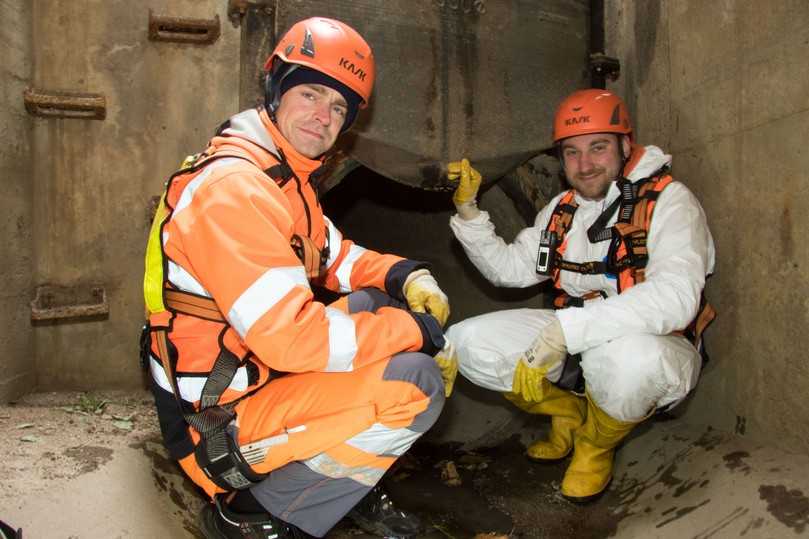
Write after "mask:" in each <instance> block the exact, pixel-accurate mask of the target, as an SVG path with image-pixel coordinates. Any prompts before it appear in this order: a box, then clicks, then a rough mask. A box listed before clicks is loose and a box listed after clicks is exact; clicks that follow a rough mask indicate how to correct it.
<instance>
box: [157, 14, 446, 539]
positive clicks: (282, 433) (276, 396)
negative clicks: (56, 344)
mask: <svg viewBox="0 0 809 539" xmlns="http://www.w3.org/2000/svg"><path fill="white" fill-rule="evenodd" d="M265 69H266V71H267V79H266V102H265V106H263V107H259V108H257V109H253V110H247V111H244V112H242V113H240V114H237V115H235V116H233V117H232V118H230V119H229V120H228V121H227V122H225V124H223V126H222V127H220V129H219V131H218V132H217V135H216V136H215V137H214V138H213V139H212V140H211V141H210V143H209V146H208V148H207V149H206V150H205V151H204V152H203V153H201V154H199V155H197V156H192V157H193V158H190V159H188V160H186V162H185V163H184V164H183V168H182V169H181V170H180V171H178V172H177V173H175V174H174V175H173V176H172V177H171V179H170V180H169V182H168V184H167V188H166V193H165V195H164V197H163V200H162V202H161V206H160V207H159V208H158V213H157V216H156V217H155V221H154V223H153V226H152V232H151V235H150V239H149V245H148V247H147V255H146V276H145V280H144V292H145V297H146V304H147V309H148V311H149V325H148V329H149V334H148V335H149V337H150V339H149V340H146V341H145V342H146V353H145V361H147V362H148V364H149V366H150V369H151V374H152V378H153V381H154V384H153V388H154V392H155V399H156V404H157V409H158V415H159V418H160V425H161V430H162V432H163V438H164V442H165V444H166V447H167V448H168V450H169V452H170V454H171V455H172V457H174V458H176V459H177V460H178V461H179V462H180V465H181V466H182V468H183V470H184V471H185V472H186V473H187V474H188V476H189V477H190V478H191V479H192V480H193V481H194V482H195V483H197V484H198V485H199V486H200V487H201V488H202V489H204V490H205V492H206V493H207V494H208V495H209V496H211V498H212V503H211V504H209V505H208V506H206V507H205V508H204V509H203V511H202V513H201V515H200V525H201V528H202V530H203V531H204V533H205V535H206V537H209V538H214V537H256V538H258V537H266V538H273V537H305V536H307V534H309V535H313V536H316V537H321V536H323V535H324V534H325V533H326V532H327V531H328V530H329V529H330V528H331V527H332V526H333V525H334V524H335V523H336V522H338V521H339V520H340V519H341V518H342V517H343V516H344V515H346V514H349V512H350V516H351V517H352V518H353V519H354V520H355V521H356V522H357V523H358V524H359V525H360V526H362V527H363V528H364V529H366V531H369V532H370V533H376V534H379V535H384V536H395V537H409V536H413V535H415V534H416V533H417V532H418V530H419V527H420V524H419V521H418V519H417V518H416V517H415V516H414V515H410V514H408V513H405V512H403V511H401V510H398V509H396V508H395V507H394V506H393V505H392V503H391V502H390V500H389V499H388V498H387V496H386V495H385V494H384V493H383V492H382V490H381V489H380V487H379V486H377V483H378V482H379V480H380V479H381V477H382V476H383V474H384V473H385V471H386V470H387V469H388V468H389V467H390V466H391V464H392V463H393V462H394V461H395V460H396V458H397V457H399V456H400V455H402V454H403V453H404V452H405V451H407V449H408V448H409V447H410V446H411V445H412V444H413V442H414V441H415V440H416V439H417V438H418V437H419V436H421V435H422V434H424V432H426V431H427V430H428V429H429V428H430V427H431V426H432V425H433V423H434V422H435V420H436V419H437V417H438V415H439V414H440V412H441V409H442V407H443V404H444V385H443V382H442V372H441V371H440V369H439V367H438V366H437V365H436V363H435V361H434V359H433V358H432V357H431V356H432V355H433V354H434V353H435V352H436V351H437V350H439V349H441V348H442V346H443V345H444V338H443V334H442V329H441V328H442V326H443V324H444V323H445V322H446V319H447V317H448V316H449V305H448V302H447V297H446V295H445V294H444V293H443V292H442V291H441V289H440V288H439V287H438V285H437V283H436V281H435V279H434V278H433V277H432V276H431V274H430V272H429V270H428V269H427V267H426V264H424V263H422V262H417V261H412V260H407V259H403V258H401V257H397V256H393V255H386V254H380V253H376V252H374V251H371V250H368V249H364V248H362V247H359V246H358V245H355V244H354V243H353V242H351V241H350V240H348V239H345V238H343V237H342V236H341V234H340V232H339V231H338V229H337V228H336V227H335V226H334V224H333V223H332V222H331V221H329V219H328V218H326V217H325V216H324V215H323V213H322V209H321V207H320V205H319V204H318V200H317V194H316V191H315V185H313V183H314V182H316V179H315V178H316V177H317V171H318V170H319V169H320V167H321V166H322V164H323V163H322V160H323V155H324V153H325V152H327V151H328V150H329V149H330V148H331V147H332V146H333V144H334V142H335V140H336V138H337V136H338V135H339V134H340V133H342V132H344V131H345V130H347V129H348V128H349V127H350V126H351V124H352V122H353V121H354V119H355V117H356V115H357V112H358V109H360V108H364V107H365V106H366V105H367V102H368V99H369V98H370V94H371V89H372V86H373V80H374V58H373V53H372V51H371V49H370V47H369V46H368V44H367V43H366V42H365V40H364V39H363V38H362V37H361V36H360V35H359V34H358V33H357V32H356V31H354V30H353V29H352V28H350V27H349V26H347V25H345V24H343V23H341V22H339V21H335V20H332V19H325V18H312V19H307V20H304V21H301V22H298V23H297V24H295V25H294V26H293V27H292V28H290V30H289V31H288V32H287V33H286V34H285V35H284V37H283V38H282V39H281V40H280V41H279V42H278V45H277V47H276V49H275V50H274V52H273V53H272V55H270V57H269V58H268V60H267V63H266V65H265ZM311 285H318V286H321V287H325V288H327V289H330V290H333V291H339V292H342V293H345V294H347V295H344V296H342V298H341V299H340V300H338V301H337V302H335V303H332V304H330V305H324V304H323V303H321V302H318V301H316V300H315V299H314V298H313V292H312V289H311Z"/></svg>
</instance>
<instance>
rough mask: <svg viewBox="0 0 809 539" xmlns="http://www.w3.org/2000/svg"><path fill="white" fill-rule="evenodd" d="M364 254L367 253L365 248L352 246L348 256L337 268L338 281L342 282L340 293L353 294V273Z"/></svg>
mask: <svg viewBox="0 0 809 539" xmlns="http://www.w3.org/2000/svg"><path fill="white" fill-rule="evenodd" d="M363 253H365V249H364V248H362V247H360V246H359V245H352V246H351V249H349V251H348V254H347V255H346V257H345V258H344V259H343V261H342V262H341V263H340V267H339V268H337V280H338V281H339V282H340V292H343V293H347V292H352V290H351V272H352V271H353V269H354V262H356V261H357V259H358V258H359V257H361V256H362V255H363Z"/></svg>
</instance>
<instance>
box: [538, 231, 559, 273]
mask: <svg viewBox="0 0 809 539" xmlns="http://www.w3.org/2000/svg"><path fill="white" fill-rule="evenodd" d="M558 241H559V239H558V236H557V235H556V232H549V231H548V230H543V231H542V233H541V234H540V236H539V252H538V253H537V267H536V270H537V273H538V274H539V275H548V276H550V275H552V274H553V269H554V267H555V265H556V244H557V242H558Z"/></svg>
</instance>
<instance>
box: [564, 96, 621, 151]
mask: <svg viewBox="0 0 809 539" xmlns="http://www.w3.org/2000/svg"><path fill="white" fill-rule="evenodd" d="M591 133H619V134H622V135H629V136H630V138H631V137H632V124H631V122H630V121H629V111H627V110H626V104H625V103H624V102H623V100H622V99H621V98H620V97H618V96H617V95H615V94H614V93H612V92H610V91H608V90H600V89H597V88H591V89H588V90H577V91H575V92H573V93H572V94H570V95H569V96H567V98H565V100H564V101H562V103H561V104H560V105H559V108H558V109H556V117H555V118H554V120H553V141H554V142H559V141H560V140H562V139H565V138H568V137H575V136H576V135H589V134H591Z"/></svg>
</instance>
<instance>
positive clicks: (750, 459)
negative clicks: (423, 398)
mask: <svg viewBox="0 0 809 539" xmlns="http://www.w3.org/2000/svg"><path fill="white" fill-rule="evenodd" d="M44 397H45V398H42V397H36V396H31V397H29V398H27V399H26V400H25V401H22V402H19V403H18V404H17V405H15V406H0V453H2V454H3V455H4V458H3V459H2V460H0V478H2V481H0V520H3V521H6V522H8V523H10V524H13V525H14V526H15V527H20V528H22V529H23V531H24V536H25V537H28V538H39V537H42V538H51V537H53V538H57V537H59V538H62V537H70V538H74V539H77V538H80V539H102V538H103V539H109V538H123V537H127V538H149V539H151V538H154V537H171V538H177V539H191V538H199V537H201V534H200V533H199V529H198V527H197V524H196V517H197V514H198V513H199V510H200V508H201V507H202V506H203V505H204V504H205V503H207V502H206V501H205V500H204V498H203V496H202V495H201V493H200V491H199V490H198V489H197V488H196V487H195V486H194V485H193V484H191V482H190V481H188V480H187V479H186V478H185V477H184V476H183V474H182V473H181V472H180V470H179V468H178V467H177V465H176V463H174V462H172V461H171V460H169V458H168V456H167V455H166V452H165V449H164V448H163V446H162V443H161V442H160V435H159V432H158V426H157V421H156V417H155V415H154V408H153V404H152V403H151V400H150V396H149V395H148V394H133V395H129V394H109V395H103V396H97V397H95V398H93V399H87V398H80V397H82V396H77V395H56V394H54V395H45V396H44ZM520 434H521V435H522V436H523V440H522V441H521V440H520V439H519V438H518V437H516V436H515V437H512V438H508V439H506V440H505V441H504V442H501V443H499V444H497V446H496V447H492V448H488V449H476V450H474V451H469V450H463V449H462V448H461V446H460V445H459V444H442V445H435V444H430V443H427V441H426V440H424V441H420V442H419V443H417V444H416V445H415V446H414V447H413V448H412V449H411V451H409V452H408V453H407V454H406V455H405V456H404V457H402V458H401V459H399V461H398V462H397V464H396V466H395V467H394V468H393V469H392V470H391V471H390V472H389V473H388V475H387V476H386V478H385V480H384V481H385V484H386V486H387V489H388V491H389V492H390V494H391V497H392V498H393V499H394V500H395V501H396V502H397V504H398V505H399V506H401V507H403V508H406V509H409V510H411V511H414V512H416V513H417V514H418V515H419V516H420V517H421V518H422V520H423V522H424V523H425V531H424V533H423V534H422V535H421V537H423V538H427V539H436V538H450V539H451V538H457V539H462V538H474V537H476V536H477V539H486V538H488V539H501V538H504V537H510V538H554V539H567V538H583V539H589V538H607V537H615V538H618V539H636V538H643V539H647V538H660V539H708V538H711V539H723V538H737V537H744V539H759V538H761V539H782V538H792V537H807V536H809V496H808V495H807V494H809V474H807V473H806V470H807V469H809V456H807V455H795V454H788V453H784V452H782V451H778V450H776V449H773V448H771V447H767V446H763V445H757V444H753V443H751V442H750V441H748V440H745V439H744V437H742V436H737V435H733V434H729V433H722V432H718V431H716V430H713V429H711V428H710V427H705V426H693V425H688V424H685V423H682V422H680V421H677V420H675V421H667V422H661V421H649V422H646V423H644V425H642V426H641V427H639V428H637V429H636V430H635V431H633V433H632V434H631V435H630V437H629V438H628V439H627V441H626V443H625V445H624V446H622V447H621V448H620V450H619V451H618V455H617V459H616V473H615V479H614V480H613V482H612V484H611V485H610V487H609V489H608V490H607V492H606V493H605V495H604V496H603V497H602V498H600V499H599V500H597V501H596V502H594V503H592V504H590V505H586V506H580V505H575V504H572V503H570V502H568V501H566V500H564V499H562V498H561V497H560V496H559V495H558V494H557V490H558V486H559V483H560V481H561V479H562V476H563V474H564V469H565V466H566V465H567V463H568V462H569V461H568V460H563V461H560V462H556V463H550V464H541V463H536V462H533V461H530V460H528V459H527V458H526V457H525V456H524V445H523V443H525V438H530V436H529V435H528V434H527V432H526V431H521V432H520ZM328 537H329V539H348V538H353V539H366V538H367V537H368V536H367V535H364V534H363V533H362V532H361V531H360V530H358V529H357V528H356V527H354V526H353V525H352V524H351V523H350V522H342V523H340V524H339V525H338V526H337V527H336V528H335V529H334V530H332V531H331V532H330V533H329V535H328Z"/></svg>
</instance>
